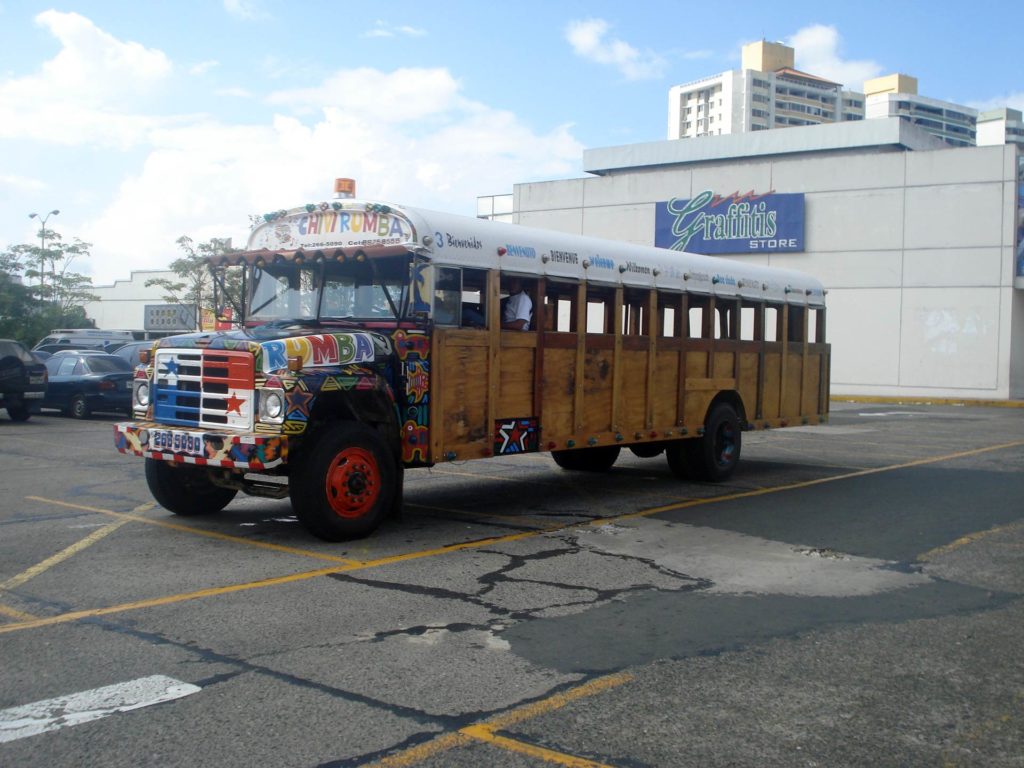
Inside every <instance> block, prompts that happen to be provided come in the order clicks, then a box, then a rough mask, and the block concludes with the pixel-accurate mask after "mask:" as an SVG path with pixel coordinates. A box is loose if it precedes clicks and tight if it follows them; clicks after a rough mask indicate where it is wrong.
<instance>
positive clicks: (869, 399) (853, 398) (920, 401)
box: [829, 395, 1024, 408]
mask: <svg viewBox="0 0 1024 768" xmlns="http://www.w3.org/2000/svg"><path fill="white" fill-rule="evenodd" d="M829 400H830V401H831V402H833V403H877V404H885V405H959V406H963V407H973V408H1024V400H983V399H973V398H966V397H965V398H958V397H883V396H876V395H832V396H831V397H830V398H829Z"/></svg>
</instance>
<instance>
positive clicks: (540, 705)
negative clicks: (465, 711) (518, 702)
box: [487, 672, 633, 730]
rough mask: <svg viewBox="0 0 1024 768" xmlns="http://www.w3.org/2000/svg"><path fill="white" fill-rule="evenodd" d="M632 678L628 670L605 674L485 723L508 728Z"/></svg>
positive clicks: (499, 727)
mask: <svg viewBox="0 0 1024 768" xmlns="http://www.w3.org/2000/svg"><path fill="white" fill-rule="evenodd" d="M632 680H633V675H631V674H630V673H629V672H616V673H615V674H611V675H605V676H604V677H599V678H597V679H596V680H591V681H590V682H589V683H584V684H583V685H579V686H576V687H575V688H570V689H569V690H568V691H562V692H561V693H556V694H555V695H554V696H549V697H548V698H546V699H542V700H540V701H535V702H533V703H532V704H526V705H524V706H522V707H518V708H516V709H513V710H512V711H510V712H506V713H505V714H503V715H498V716H497V717H493V718H491V719H490V720H488V721H487V725H488V726H490V727H491V728H494V729H495V730H498V729H501V728H508V727H509V726H512V725H517V724H519V723H522V722H524V721H526V720H532V719H533V718H535V717H538V716H540V715H545V714H547V713H548V712H554V711H555V710H556V709H561V708H562V707H564V706H565V705H566V704H570V703H571V702H573V701H576V699H582V698H585V697H587V696H594V695H595V694H598V693H603V692H604V691H607V690H608V689H610V688H615V687H617V686H620V685H622V684H624V683H628V682H631V681H632Z"/></svg>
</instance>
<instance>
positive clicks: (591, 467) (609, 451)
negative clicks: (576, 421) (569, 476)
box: [551, 445, 620, 472]
mask: <svg viewBox="0 0 1024 768" xmlns="http://www.w3.org/2000/svg"><path fill="white" fill-rule="evenodd" d="M619 450H620V449H619V446H617V445H602V446H600V447H598V448H579V449H577V450H575V451H552V452H551V458H552V459H554V460H555V464H557V465H558V466H560V467H561V468H562V469H568V470H572V471H577V472H607V471H608V470H609V469H611V468H612V464H614V463H615V460H616V459H617V458H619Z"/></svg>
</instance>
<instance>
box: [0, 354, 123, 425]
mask: <svg viewBox="0 0 1024 768" xmlns="http://www.w3.org/2000/svg"><path fill="white" fill-rule="evenodd" d="M46 380H47V370H46V365H45V364H44V363H43V361H42V360H40V359H39V358H38V357H36V356H34V355H33V354H32V353H31V352H29V351H28V347H26V346H25V345H24V344H22V343H21V342H19V341H14V340H13V339H0V408H5V409H6V410H7V415H8V416H10V417H11V421H27V420H28V418H29V416H31V415H32V413H33V412H34V411H38V410H39V404H40V403H41V402H42V400H43V398H44V397H45V395H46ZM130 394H131V392H130V391H129V395H130Z"/></svg>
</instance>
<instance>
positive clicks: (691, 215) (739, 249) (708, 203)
mask: <svg viewBox="0 0 1024 768" xmlns="http://www.w3.org/2000/svg"><path fill="white" fill-rule="evenodd" d="M654 218H655V221H654V228H655V229H654V244H655V245H656V246H657V247H659V248H669V249H671V250H675V251H690V252H692V253H705V254H717V253H764V252H793V251H803V250H804V196H803V194H802V193H798V194H780V193H775V192H768V193H766V194H763V195H758V194H755V193H754V192H753V191H750V192H747V193H746V194H740V193H738V192H734V193H733V194H731V195H727V196H724V197H723V196H722V195H716V194H715V193H714V192H712V191H711V190H704V191H703V192H701V193H700V194H698V195H697V196H696V197H693V198H692V199H689V200H686V199H680V198H673V199H671V200H668V201H667V202H661V203H657V205H656V206H655V217H654Z"/></svg>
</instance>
